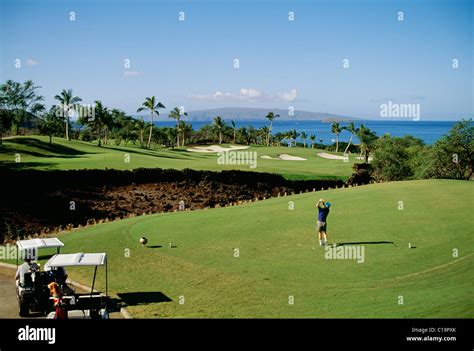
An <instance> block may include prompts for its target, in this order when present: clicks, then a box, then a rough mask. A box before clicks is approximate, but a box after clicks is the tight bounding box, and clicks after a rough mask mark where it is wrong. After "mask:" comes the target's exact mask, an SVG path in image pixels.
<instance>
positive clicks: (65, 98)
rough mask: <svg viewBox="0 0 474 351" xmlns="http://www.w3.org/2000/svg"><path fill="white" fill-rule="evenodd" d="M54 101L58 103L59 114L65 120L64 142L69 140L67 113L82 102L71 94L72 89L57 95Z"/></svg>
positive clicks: (64, 90)
mask: <svg viewBox="0 0 474 351" xmlns="http://www.w3.org/2000/svg"><path fill="white" fill-rule="evenodd" d="M54 98H55V99H56V100H58V101H59V102H60V104H61V105H60V106H59V107H60V108H61V114H62V116H63V117H64V118H65V121H66V140H70V139H69V112H70V111H71V110H72V109H73V108H74V107H75V106H77V105H78V104H79V102H81V101H82V99H81V98H80V97H78V96H74V95H73V93H72V89H68V90H66V89H63V91H61V93H59V95H56V96H55V97H54Z"/></svg>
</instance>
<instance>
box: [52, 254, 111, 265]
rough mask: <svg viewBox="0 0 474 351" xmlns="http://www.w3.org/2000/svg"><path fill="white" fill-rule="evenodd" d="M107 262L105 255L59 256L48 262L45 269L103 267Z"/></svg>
mask: <svg viewBox="0 0 474 351" xmlns="http://www.w3.org/2000/svg"><path fill="white" fill-rule="evenodd" d="M106 262H107V254H105V253H74V254H57V255H54V256H53V257H51V258H50V259H49V260H48V262H46V264H45V267H70V266H103V265H105V264H106Z"/></svg>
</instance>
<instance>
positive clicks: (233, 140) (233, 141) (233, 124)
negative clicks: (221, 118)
mask: <svg viewBox="0 0 474 351" xmlns="http://www.w3.org/2000/svg"><path fill="white" fill-rule="evenodd" d="M230 124H231V125H232V130H233V131H234V138H233V139H232V144H235V139H236V138H237V127H236V126H235V122H234V121H233V120H232V121H230Z"/></svg>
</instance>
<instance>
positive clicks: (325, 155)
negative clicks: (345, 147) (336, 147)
mask: <svg viewBox="0 0 474 351" xmlns="http://www.w3.org/2000/svg"><path fill="white" fill-rule="evenodd" d="M318 156H319V157H322V158H327V159H330V160H344V156H339V155H333V154H328V153H327V152H318Z"/></svg>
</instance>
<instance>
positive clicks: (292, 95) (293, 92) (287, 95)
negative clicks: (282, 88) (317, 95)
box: [277, 89, 298, 101]
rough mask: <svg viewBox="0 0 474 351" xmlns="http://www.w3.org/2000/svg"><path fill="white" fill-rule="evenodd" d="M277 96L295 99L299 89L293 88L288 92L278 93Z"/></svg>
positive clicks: (285, 99)
mask: <svg viewBox="0 0 474 351" xmlns="http://www.w3.org/2000/svg"><path fill="white" fill-rule="evenodd" d="M277 96H278V97H279V98H280V100H283V101H295V100H296V98H297V97H298V91H297V90H296V89H292V90H291V91H290V92H288V93H278V94H277Z"/></svg>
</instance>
